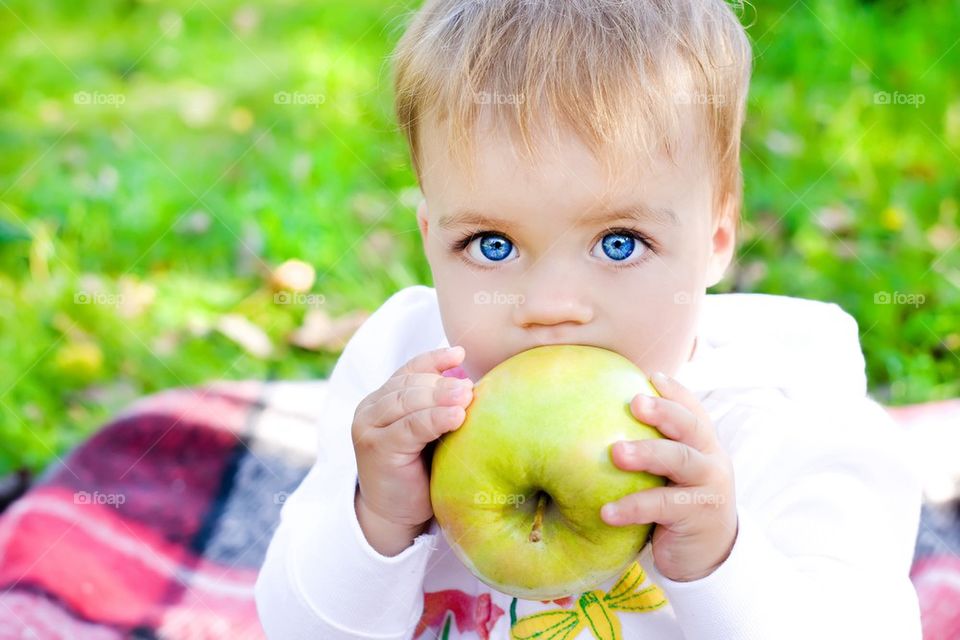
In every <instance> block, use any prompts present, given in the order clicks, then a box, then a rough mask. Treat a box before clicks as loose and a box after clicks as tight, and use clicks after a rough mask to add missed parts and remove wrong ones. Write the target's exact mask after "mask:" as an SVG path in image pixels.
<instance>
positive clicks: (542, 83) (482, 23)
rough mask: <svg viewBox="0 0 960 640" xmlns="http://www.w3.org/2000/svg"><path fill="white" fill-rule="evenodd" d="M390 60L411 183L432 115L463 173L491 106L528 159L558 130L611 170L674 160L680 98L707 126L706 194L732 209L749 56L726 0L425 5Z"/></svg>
mask: <svg viewBox="0 0 960 640" xmlns="http://www.w3.org/2000/svg"><path fill="white" fill-rule="evenodd" d="M738 6H741V7H742V5H738ZM392 62H393V69H394V94H395V111H396V116H397V121H398V124H399V127H400V129H401V131H402V132H403V135H404V136H405V137H406V139H407V143H408V145H409V147H410V153H411V160H412V162H413V167H414V171H415V172H416V174H417V177H418V179H420V180H421V184H422V170H423V165H422V158H421V155H420V154H421V148H420V132H421V123H423V122H424V121H425V120H426V119H427V117H428V116H430V115H432V116H434V117H435V118H436V122H437V123H438V124H443V123H446V126H447V131H446V134H447V135H446V138H447V141H448V143H449V148H450V150H451V151H452V152H453V158H454V161H455V162H457V163H459V165H460V166H465V167H467V168H468V169H470V170H471V175H472V168H473V166H474V165H473V153H472V151H473V144H474V142H475V137H474V136H475V133H476V128H477V122H478V117H480V116H481V114H482V113H483V112H484V111H488V112H489V111H491V110H493V115H494V116H495V117H494V122H495V123H496V124H498V125H503V124H507V125H508V126H509V128H510V130H511V133H512V139H513V140H516V139H517V134H519V137H520V139H521V140H522V142H523V151H524V153H525V155H524V157H530V155H531V154H533V155H535V154H536V151H535V149H534V145H533V143H532V139H533V138H534V131H536V132H538V133H547V134H549V135H550V136H551V137H552V139H554V140H557V139H559V138H558V137H559V135H560V133H561V131H563V130H564V128H565V127H568V128H569V130H572V131H573V133H574V134H575V135H576V136H577V137H578V138H579V139H580V140H582V141H583V142H584V143H585V144H586V145H587V147H588V148H589V149H590V151H591V152H592V153H593V155H594V156H595V157H596V158H598V159H600V160H601V161H602V162H603V163H604V165H605V168H606V169H607V171H608V172H609V173H616V167H618V166H629V165H628V164H627V163H635V162H636V158H635V155H634V154H636V152H637V150H642V151H643V152H645V153H646V154H647V157H648V158H650V157H652V155H651V154H653V153H655V152H656V151H657V150H658V149H662V150H665V151H666V153H667V154H668V157H670V158H671V159H674V158H675V152H676V149H677V145H678V141H679V139H680V137H681V135H682V134H683V133H684V132H683V131H682V130H681V125H682V122H683V120H682V118H680V117H679V112H680V109H681V108H682V107H685V106H690V107H693V108H695V109H696V114H697V116H698V117H700V118H701V120H700V122H702V123H703V124H705V125H706V127H705V129H704V131H705V133H706V134H707V136H708V140H706V141H704V143H705V144H706V145H707V148H706V149H705V151H707V152H708V153H709V156H710V157H709V159H710V160H711V161H712V165H713V170H714V175H713V178H714V185H715V189H714V196H715V202H716V204H717V205H722V204H723V202H724V201H725V200H727V199H729V198H732V200H729V201H728V202H727V204H732V205H733V209H732V210H733V212H734V214H735V215H739V210H740V206H741V198H742V195H741V194H742V182H743V179H742V175H741V171H740V129H741V127H742V125H743V118H744V109H745V104H746V97H747V90H748V86H749V82H750V71H751V51H750V44H749V42H748V40H747V37H746V33H745V31H744V28H743V27H742V26H741V24H740V22H739V20H738V18H737V16H736V15H735V13H734V11H733V9H732V7H731V6H729V5H728V4H727V2H726V1H725V0H426V2H425V3H424V5H423V6H422V7H421V8H420V10H419V11H418V12H417V13H416V14H415V15H414V16H413V18H412V20H411V21H410V24H409V26H408V27H407V30H406V31H405V33H404V34H403V36H402V37H401V39H400V40H399V42H398V44H397V46H396V49H395V50H394V52H393V55H392ZM688 133H689V132H688Z"/></svg>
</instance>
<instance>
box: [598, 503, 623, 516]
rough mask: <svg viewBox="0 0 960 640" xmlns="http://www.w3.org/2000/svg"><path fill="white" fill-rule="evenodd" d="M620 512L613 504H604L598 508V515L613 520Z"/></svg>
mask: <svg viewBox="0 0 960 640" xmlns="http://www.w3.org/2000/svg"><path fill="white" fill-rule="evenodd" d="M619 514H620V509H618V508H617V505H615V504H605V505H603V508H601V509H600V515H601V516H603V518H604V520H614V519H615V518H616V517H617V516H618V515H619Z"/></svg>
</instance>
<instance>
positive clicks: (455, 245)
mask: <svg viewBox="0 0 960 640" xmlns="http://www.w3.org/2000/svg"><path fill="white" fill-rule="evenodd" d="M611 233H618V234H621V235H624V236H629V237H631V238H633V239H634V240H636V241H639V242H640V243H642V244H643V246H645V247H646V248H647V252H646V253H644V255H643V256H641V257H640V259H638V260H634V261H633V262H630V263H628V264H617V263H616V262H614V263H611V264H612V266H613V268H614V269H617V270H623V269H631V268H633V267H639V266H640V265H642V264H643V263H645V262H646V261H647V260H648V259H649V258H650V257H651V255H650V254H653V255H657V254H658V253H659V250H658V248H657V245H656V243H654V241H653V240H651V239H650V238H648V237H647V236H646V235H644V234H643V233H642V232H640V231H639V230H638V229H632V228H629V227H612V228H607V229H604V230H603V233H602V234H601V235H599V236H597V237H596V238H595V239H594V241H593V244H596V243H597V241H598V240H600V239H601V238H603V237H604V236H606V235H609V234H611ZM488 235H497V236H500V237H502V238H506V239H507V240H510V237H509V236H508V235H506V234H504V233H500V232H499V231H490V230H481V231H474V232H473V233H468V234H465V235H464V236H462V237H461V238H460V239H458V240H454V241H453V242H452V243H451V245H450V251H452V252H453V253H455V254H456V255H457V256H459V258H460V259H461V260H462V261H463V262H464V263H466V264H467V265H468V266H471V267H474V268H477V269H483V270H491V269H496V267H495V266H486V265H482V264H477V263H476V262H473V261H471V260H470V259H469V258H467V257H466V256H465V255H464V254H463V252H464V251H465V250H466V248H467V247H469V246H470V243H471V242H473V241H474V240H476V239H477V238H481V237H483V236H488ZM510 242H511V244H515V243H514V242H513V240H510ZM591 246H592V245H591Z"/></svg>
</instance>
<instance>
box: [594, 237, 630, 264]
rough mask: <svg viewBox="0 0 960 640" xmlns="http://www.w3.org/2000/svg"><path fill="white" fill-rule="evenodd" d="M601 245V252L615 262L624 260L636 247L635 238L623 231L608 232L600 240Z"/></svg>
mask: <svg viewBox="0 0 960 640" xmlns="http://www.w3.org/2000/svg"><path fill="white" fill-rule="evenodd" d="M600 244H601V246H602V247H603V253H604V254H606V256H607V257H608V258H610V259H611V260H616V261H617V262H619V261H621V260H626V259H627V258H629V257H630V256H631V255H632V254H633V250H634V248H635V247H636V239H634V237H633V236H630V235H627V234H624V233H608V234H607V235H605V236H603V238H602V239H601V241H600Z"/></svg>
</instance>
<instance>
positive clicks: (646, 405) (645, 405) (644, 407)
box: [637, 396, 653, 411]
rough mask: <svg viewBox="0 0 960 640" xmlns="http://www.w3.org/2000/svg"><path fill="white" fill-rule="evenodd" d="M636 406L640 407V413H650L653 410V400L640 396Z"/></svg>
mask: <svg viewBox="0 0 960 640" xmlns="http://www.w3.org/2000/svg"><path fill="white" fill-rule="evenodd" d="M637 406H639V407H640V411H650V410H651V409H653V398H651V397H650V396H640V399H639V400H637Z"/></svg>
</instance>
